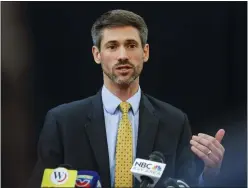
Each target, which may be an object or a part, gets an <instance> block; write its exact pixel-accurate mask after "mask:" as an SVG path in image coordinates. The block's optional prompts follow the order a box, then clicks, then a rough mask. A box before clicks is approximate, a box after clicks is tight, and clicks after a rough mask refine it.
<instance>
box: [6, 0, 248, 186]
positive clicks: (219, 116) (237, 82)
mask: <svg viewBox="0 0 248 188" xmlns="http://www.w3.org/2000/svg"><path fill="white" fill-rule="evenodd" d="M111 9H127V10H131V11H134V12H136V13H138V14H140V15H141V16H142V17H143V18H144V19H145V21H146V23H147V25H148V29H149V36H148V43H149V44H150V59H149V62H148V63H146V64H145V66H144V71H143V74H142V76H141V83H140V84H141V88H142V90H143V91H144V92H146V93H148V94H150V95H152V96H154V97H156V98H158V99H160V100H163V101H166V102H168V103H171V104H172V105H174V106H176V107H178V108H180V109H182V110H183V111H184V112H186V113H187V114H188V116H189V119H190V122H191V125H192V131H193V133H194V134H197V133H199V132H205V133H208V134H211V135H214V134H215V132H216V131H217V130H218V129H219V128H224V129H225V130H226V131H227V133H226V136H225V139H224V141H223V144H224V146H225V147H226V157H225V160H224V164H223V173H222V178H221V181H220V184H221V185H243V186H244V185H246V91H247V89H246V70H247V68H246V63H247V59H246V58H247V47H246V46H247V23H246V22H247V18H246V17H247V16H246V15H247V3H246V2H30V3H27V4H26V6H25V12H24V14H25V16H27V25H28V28H29V29H30V30H31V35H32V42H33V46H34V48H33V49H34V50H33V51H34V52H33V53H34V54H33V55H34V59H33V62H32V63H33V66H34V69H33V70H32V73H31V74H32V76H31V77H30V78H32V83H33V86H34V90H33V91H34V93H33V95H32V100H33V101H34V105H33V106H34V125H33V126H35V130H36V131H35V132H33V134H35V135H36V137H35V139H34V140H30V142H34V143H36V142H37V139H38V135H39V133H40V129H41V128H42V124H43V121H44V116H45V113H46V112H47V111H48V110H49V109H51V108H52V107H55V106H56V105H59V104H62V103H66V102H70V101H73V100H78V99H82V98H85V97H88V96H90V95H93V94H95V93H96V92H97V91H98V90H99V89H100V87H101V86H102V84H103V81H102V73H101V68H100V66H99V65H97V64H95V63H94V61H93V57H92V54H91V47H92V41H91V35H90V29H91V26H92V24H93V22H94V21H95V19H96V18H98V17H99V16H100V15H101V14H102V13H104V12H105V11H108V10H111ZM35 149H36V148H35ZM35 160H36V158H35V157H32V159H31V161H35ZM233 160H236V161H237V163H235V164H234V163H233V162H232V161H233ZM197 162H198V164H199V166H202V163H201V162H200V161H197ZM3 170H4V169H3ZM30 173H31V172H30ZM238 173H239V174H238ZM230 177H231V178H230ZM6 185H7V184H6Z"/></svg>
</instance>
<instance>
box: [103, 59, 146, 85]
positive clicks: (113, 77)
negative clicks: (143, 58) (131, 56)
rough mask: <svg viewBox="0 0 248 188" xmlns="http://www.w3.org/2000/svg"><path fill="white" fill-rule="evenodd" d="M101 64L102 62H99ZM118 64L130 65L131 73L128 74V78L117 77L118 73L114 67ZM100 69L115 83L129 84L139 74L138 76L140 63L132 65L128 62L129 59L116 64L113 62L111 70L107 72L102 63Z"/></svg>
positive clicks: (140, 68)
mask: <svg viewBox="0 0 248 188" xmlns="http://www.w3.org/2000/svg"><path fill="white" fill-rule="evenodd" d="M101 65H102V64H101ZM120 65H129V66H131V67H132V69H133V73H132V75H131V76H130V78H128V79H126V80H122V79H120V78H119V77H118V75H116V74H115V71H114V70H115V69H116V67H118V66H120ZM102 70H103V73H104V74H105V75H107V77H108V78H109V79H110V80H112V81H113V82H114V83H116V84H120V85H123V86H124V85H130V84H131V83H133V82H134V81H135V80H136V79H137V78H138V77H139V76H140V73H141V71H142V65H140V66H136V67H135V66H134V64H132V63H130V62H129V61H121V62H118V63H117V64H115V65H114V66H113V67H112V71H111V72H108V71H106V70H105V69H104V67H103V65H102Z"/></svg>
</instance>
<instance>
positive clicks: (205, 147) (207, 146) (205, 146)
mask: <svg viewBox="0 0 248 188" xmlns="http://www.w3.org/2000/svg"><path fill="white" fill-rule="evenodd" d="M192 140H194V141H195V142H196V143H195V145H194V146H197V148H198V149H200V150H201V151H202V152H204V153H205V154H207V153H208V152H209V150H211V151H212V152H213V154H214V155H215V156H216V160H221V159H222V157H223V154H222V151H221V150H220V149H218V148H217V147H216V146H215V145H214V144H213V143H212V142H211V141H209V140H207V139H205V138H203V137H200V136H193V137H192ZM190 143H191V142H190ZM198 145H202V146H198Z"/></svg>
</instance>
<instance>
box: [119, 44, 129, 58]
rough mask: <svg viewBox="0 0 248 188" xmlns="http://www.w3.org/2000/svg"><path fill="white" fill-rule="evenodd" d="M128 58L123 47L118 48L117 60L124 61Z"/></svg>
mask: <svg viewBox="0 0 248 188" xmlns="http://www.w3.org/2000/svg"><path fill="white" fill-rule="evenodd" d="M126 60H128V55H127V50H126V49H125V48H124V47H121V48H120V49H119V56H118V61H126Z"/></svg>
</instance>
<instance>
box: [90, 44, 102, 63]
mask: <svg viewBox="0 0 248 188" xmlns="http://www.w3.org/2000/svg"><path fill="white" fill-rule="evenodd" d="M92 54H93V57H94V60H95V62H96V63H97V64H100V63H101V54H100V50H99V49H98V48H97V47H96V46H93V47H92Z"/></svg>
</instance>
